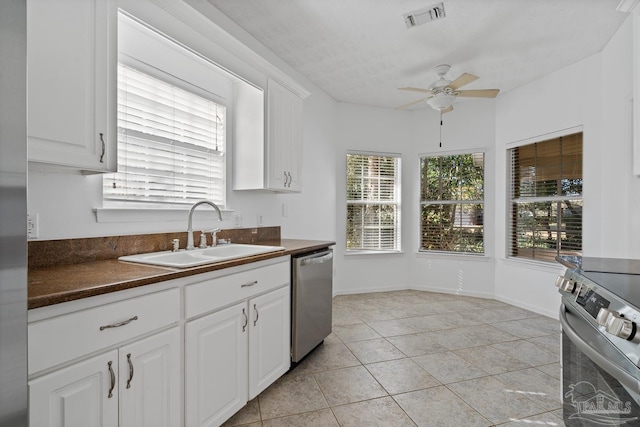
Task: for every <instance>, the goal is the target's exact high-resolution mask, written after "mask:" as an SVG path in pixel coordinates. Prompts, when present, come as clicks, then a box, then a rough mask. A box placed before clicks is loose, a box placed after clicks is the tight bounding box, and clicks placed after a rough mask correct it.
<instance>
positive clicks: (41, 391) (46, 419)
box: [29, 350, 118, 427]
mask: <svg viewBox="0 0 640 427" xmlns="http://www.w3.org/2000/svg"><path fill="white" fill-rule="evenodd" d="M117 372H118V351H117V350H112V351H109V352H107V353H104V354H101V355H99V356H96V357H93V358H91V359H88V360H85V361H82V362H78V363H76V364H74V365H72V366H69V367H67V368H63V369H60V370H58V371H55V372H52V373H50V374H47V375H44V376H42V377H39V378H37V379H35V380H32V381H30V382H29V424H30V425H32V426H38V427H54V426H55V427H63V426H64V427H111V426H113V427H116V426H117V425H118V387H117Z"/></svg>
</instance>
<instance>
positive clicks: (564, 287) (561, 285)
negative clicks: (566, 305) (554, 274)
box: [556, 276, 576, 294]
mask: <svg viewBox="0 0 640 427" xmlns="http://www.w3.org/2000/svg"><path fill="white" fill-rule="evenodd" d="M556 286H557V287H558V289H560V290H561V291H563V292H569V293H570V294H572V293H574V292H575V290H576V282H574V281H573V280H571V279H567V278H566V277H564V276H558V278H557V279H556Z"/></svg>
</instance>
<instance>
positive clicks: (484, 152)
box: [417, 148, 487, 257]
mask: <svg viewBox="0 0 640 427" xmlns="http://www.w3.org/2000/svg"><path fill="white" fill-rule="evenodd" d="M474 154H482V155H483V165H482V199H459V200H458V199H456V200H440V201H439V200H437V199H433V200H432V199H423V194H424V189H423V187H422V185H423V180H422V165H423V161H424V159H428V158H438V157H448V156H464V155H470V156H473V155H474ZM486 162H487V149H486V148H475V149H474V148H471V149H464V150H455V151H445V152H437V153H433V152H431V153H420V154H419V155H418V177H419V178H418V179H419V183H418V193H419V194H418V233H419V235H418V249H417V252H418V254H420V255H440V256H445V257H455V256H462V257H466V256H472V257H486V249H487V245H486V238H485V237H486V226H485V221H484V213H485V211H486V191H487V187H486V181H487V169H486ZM452 204H456V205H481V207H482V215H483V217H482V251H478V252H471V251H455V250H440V249H425V248H424V247H423V239H422V234H423V226H424V224H423V221H422V209H423V207H424V206H427V205H452Z"/></svg>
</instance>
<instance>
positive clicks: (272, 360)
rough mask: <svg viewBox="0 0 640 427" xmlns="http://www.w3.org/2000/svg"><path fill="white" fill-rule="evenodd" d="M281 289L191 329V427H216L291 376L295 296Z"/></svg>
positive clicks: (187, 396)
mask: <svg viewBox="0 0 640 427" xmlns="http://www.w3.org/2000/svg"><path fill="white" fill-rule="evenodd" d="M289 292H290V291H289V287H288V286H286V287H282V288H280V289H276V290H274V291H271V292H269V293H267V294H264V295H261V296H258V297H256V298H251V299H249V300H248V301H245V302H242V303H239V304H236V305H234V306H232V307H229V308H225V309H223V310H220V311H217V312H215V313H212V314H209V315H207V316H204V317H202V318H200V319H197V320H193V321H191V322H188V323H187V325H186V329H185V330H186V334H185V335H186V348H185V354H186V357H185V363H186V366H185V372H186V374H185V375H186V378H185V400H186V413H187V416H186V421H187V426H188V427H195V426H198V427H216V426H219V425H220V424H222V423H223V422H224V421H226V420H227V419H228V418H230V417H231V416H232V415H233V414H235V413H236V412H237V411H238V410H239V409H240V408H242V407H243V406H244V405H245V404H246V403H247V402H248V401H249V400H251V399H253V398H254V397H256V396H257V395H258V394H260V392H262V391H263V390H264V389H266V388H267V387H269V385H271V384H272V383H273V382H274V381H275V380H277V379H278V378H280V376H282V374H284V373H285V372H287V371H288V370H289V366H290V361H291V356H290V320H289V319H290V309H289V307H290V295H289Z"/></svg>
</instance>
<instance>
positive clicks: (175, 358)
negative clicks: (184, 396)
mask: <svg viewBox="0 0 640 427" xmlns="http://www.w3.org/2000/svg"><path fill="white" fill-rule="evenodd" d="M180 349H181V346H180V331H179V329H178V327H174V328H172V329H169V330H168V331H165V332H161V333H159V334H156V335H153V336H151V337H149V338H145V339H143V340H140V341H137V342H134V343H132V344H129V345H127V346H124V347H121V348H120V350H119V351H120V365H119V366H120V375H119V377H120V381H119V387H120V427H174V426H179V425H181V424H182V412H181V407H182V405H181V386H180V384H181V380H180V378H181V369H180V354H181V351H180Z"/></svg>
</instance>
